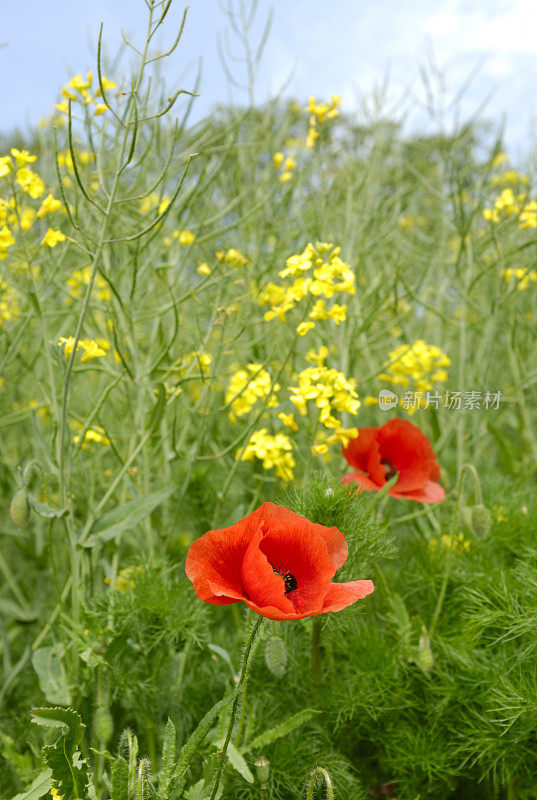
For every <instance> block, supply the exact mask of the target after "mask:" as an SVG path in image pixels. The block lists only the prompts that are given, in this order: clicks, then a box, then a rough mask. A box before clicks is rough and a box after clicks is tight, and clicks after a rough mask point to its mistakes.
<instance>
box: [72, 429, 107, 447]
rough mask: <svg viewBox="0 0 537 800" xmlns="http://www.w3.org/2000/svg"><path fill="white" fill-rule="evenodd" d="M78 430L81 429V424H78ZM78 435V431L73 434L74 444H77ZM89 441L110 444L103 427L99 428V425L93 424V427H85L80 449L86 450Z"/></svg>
mask: <svg viewBox="0 0 537 800" xmlns="http://www.w3.org/2000/svg"><path fill="white" fill-rule="evenodd" d="M80 431H82V426H80ZM80 435H81V434H80V433H77V434H76V435H75V436H73V443H74V444H78V442H79V441H80ZM90 442H93V443H94V444H110V439H109V438H108V436H107V435H106V433H105V431H104V429H103V428H101V427H100V426H99V425H95V426H94V427H93V428H88V429H87V431H86V433H85V435H84V441H83V442H82V443H81V445H80V447H81V448H82V450H87V449H88V444H89V443H90Z"/></svg>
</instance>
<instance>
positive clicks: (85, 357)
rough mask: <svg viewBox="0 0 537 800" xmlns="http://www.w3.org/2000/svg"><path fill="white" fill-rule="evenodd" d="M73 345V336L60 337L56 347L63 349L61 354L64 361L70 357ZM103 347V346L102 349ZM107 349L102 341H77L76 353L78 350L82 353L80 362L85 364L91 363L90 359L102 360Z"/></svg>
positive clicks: (106, 344)
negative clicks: (63, 356)
mask: <svg viewBox="0 0 537 800" xmlns="http://www.w3.org/2000/svg"><path fill="white" fill-rule="evenodd" d="M74 344H75V337H74V336H67V337H65V336H60V338H59V340H58V347H63V353H64V355H65V358H66V359H68V358H69V356H70V355H71V353H72V351H73V347H74ZM103 345H105V346H104V347H103ZM109 347H110V345H109V343H108V342H106V341H105V340H103V339H99V340H94V339H79V341H78V343H77V347H76V351H77V353H78V351H79V350H80V351H82V356H81V358H80V361H81V362H82V363H83V364H85V363H86V362H87V361H91V359H92V358H103V357H104V356H106V351H107V350H108V348H109Z"/></svg>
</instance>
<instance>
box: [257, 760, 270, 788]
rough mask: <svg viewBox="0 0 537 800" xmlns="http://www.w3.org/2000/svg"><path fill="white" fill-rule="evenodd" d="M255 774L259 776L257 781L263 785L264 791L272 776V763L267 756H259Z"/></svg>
mask: <svg viewBox="0 0 537 800" xmlns="http://www.w3.org/2000/svg"><path fill="white" fill-rule="evenodd" d="M255 774H256V775H257V780H258V781H259V783H260V784H261V788H262V789H264V788H265V786H266V785H267V783H268V779H269V775H270V762H269V760H268V759H266V758H265V756H259V758H258V759H257V761H256V762H255Z"/></svg>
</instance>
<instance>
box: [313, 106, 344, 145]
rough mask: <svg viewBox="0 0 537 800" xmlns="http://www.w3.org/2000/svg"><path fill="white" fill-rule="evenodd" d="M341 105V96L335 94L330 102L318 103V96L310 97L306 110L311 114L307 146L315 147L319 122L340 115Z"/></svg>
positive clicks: (321, 122)
mask: <svg viewBox="0 0 537 800" xmlns="http://www.w3.org/2000/svg"><path fill="white" fill-rule="evenodd" d="M339 105H341V97H340V96H339V95H337V94H333V95H332V98H331V100H330V102H329V103H327V102H324V103H318V102H317V98H316V97H310V98H309V102H308V105H307V106H306V108H305V111H309V114H310V126H309V130H308V135H307V137H306V147H307V148H309V149H311V148H312V147H315V141H316V140H317V139H318V138H319V131H318V130H317V125H318V124H321V125H322V124H323V122H325V121H328V120H332V119H335V118H336V117H337V116H339V111H338V106H339Z"/></svg>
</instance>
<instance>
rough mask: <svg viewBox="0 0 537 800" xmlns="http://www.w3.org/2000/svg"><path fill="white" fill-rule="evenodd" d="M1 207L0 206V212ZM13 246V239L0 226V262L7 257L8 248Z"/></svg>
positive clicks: (4, 227) (8, 232)
mask: <svg viewBox="0 0 537 800" xmlns="http://www.w3.org/2000/svg"><path fill="white" fill-rule="evenodd" d="M1 209H2V207H1V206H0V212H1ZM14 244H15V239H14V237H13V235H12V233H11V231H10V230H9V228H8V227H7V225H2V227H1V228H0V261H3V260H4V259H5V258H6V256H7V251H8V248H9V247H11V246H12V245H14Z"/></svg>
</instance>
